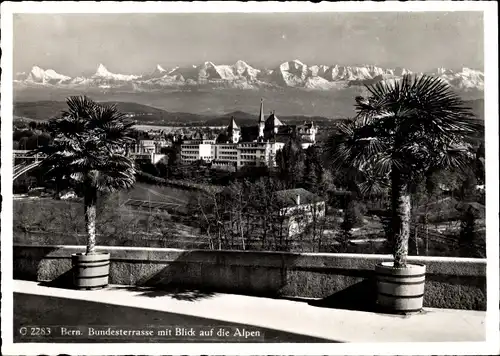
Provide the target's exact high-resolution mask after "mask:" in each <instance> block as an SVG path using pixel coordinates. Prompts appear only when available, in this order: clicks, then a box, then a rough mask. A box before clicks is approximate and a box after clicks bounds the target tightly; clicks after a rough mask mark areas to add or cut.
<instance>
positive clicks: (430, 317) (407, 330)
mask: <svg viewBox="0 0 500 356" xmlns="http://www.w3.org/2000/svg"><path fill="white" fill-rule="evenodd" d="M13 290H14V328H15V329H14V331H16V330H17V329H18V328H19V327H21V326H23V325H25V326H27V325H37V326H50V325H52V326H56V325H59V326H61V325H75V324H77V325H87V326H94V325H95V326H103V325H113V326H115V327H135V328H140V327H141V326H146V325H150V326H151V325H153V326H157V327H160V326H164V325H177V326H183V327H201V326H204V327H211V326H215V325H224V326H232V327H241V328H246V329H247V330H260V331H261V333H262V334H263V335H264V336H263V339H262V340H261V341H265V342H433V341H436V342H458V341H484V340H485V316H486V313H485V312H480V311H469V310H451V309H432V308H425V309H424V311H423V312H422V313H419V314H415V315H411V316H395V315H387V314H380V313H374V312H363V311H355V310H343V309H331V308H325V307H317V306H313V305H311V304H310V303H308V301H307V300H293V299H291V298H289V299H272V298H262V297H252V296H243V295H233V294H223V293H208V292H201V291H196V290H174V291H172V290H171V291H167V290H159V289H157V288H147V287H132V286H122V285H110V286H109V287H108V288H106V289H102V290H96V291H78V290H71V289H62V288H55V287H47V286H44V285H43V284H41V283H38V282H31V281H22V280H15V281H14V284H13ZM14 336H15V339H14V341H15V342H23V341H22V339H19V335H18V334H16V332H14ZM40 341H42V340H40ZM75 341H76V340H75ZM75 341H71V340H70V339H67V338H66V339H60V340H54V341H52V342H75ZM78 341H79V342H103V341H104V340H103V339H100V341H96V340H95V339H92V338H88V339H81V338H80V339H78ZM106 341H107V342H126V341H128V342H148V341H153V340H148V339H144V338H142V339H141V338H139V339H137V338H136V339H134V338H133V337H132V338H128V339H127V340H123V339H121V340H117V339H114V340H106ZM233 341H234V340H233ZM239 341H240V342H256V341H249V340H247V341H244V340H239ZM45 342H47V341H45ZM204 342H207V341H206V340H205V341H204ZM224 342H227V341H224Z"/></svg>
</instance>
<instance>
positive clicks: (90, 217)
mask: <svg viewBox="0 0 500 356" xmlns="http://www.w3.org/2000/svg"><path fill="white" fill-rule="evenodd" d="M96 202H97V191H96V190H95V189H94V188H87V189H86V191H85V195H84V198H83V204H84V207H85V227H86V230H87V254H93V253H95V247H96V230H95V225H96Z"/></svg>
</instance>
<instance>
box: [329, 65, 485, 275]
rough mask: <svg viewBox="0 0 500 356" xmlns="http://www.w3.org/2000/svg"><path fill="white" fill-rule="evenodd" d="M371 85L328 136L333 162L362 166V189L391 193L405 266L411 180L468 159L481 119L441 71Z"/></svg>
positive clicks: (397, 253) (398, 251)
mask: <svg viewBox="0 0 500 356" xmlns="http://www.w3.org/2000/svg"><path fill="white" fill-rule="evenodd" d="M366 88H367V90H368V92H369V94H368V95H367V97H361V96H358V97H356V111H357V115H356V116H355V117H354V119H353V120H343V121H342V122H340V123H339V124H338V125H337V132H336V133H335V134H333V135H332V136H331V137H329V139H328V141H327V145H326V147H327V155H328V157H329V159H330V162H331V163H332V167H333V168H334V169H339V168H340V167H346V166H348V167H350V168H351V169H353V170H355V171H356V172H357V174H356V178H357V181H358V182H359V183H360V190H361V192H362V193H364V194H366V193H368V192H373V191H376V190H379V192H380V191H386V192H388V193H390V196H391V211H392V235H393V243H394V249H393V255H394V267H396V268H400V267H405V266H406V258H407V255H408V239H409V234H410V218H411V215H410V212H411V200H410V194H411V192H412V190H413V188H414V187H415V186H416V184H417V183H418V182H419V181H422V180H423V179H425V178H426V177H429V176H430V175H431V174H432V173H434V172H436V171H440V170H443V169H463V168H465V167H467V166H468V165H469V164H470V163H471V159H472V158H474V157H473V154H471V152H472V151H471V150H472V144H471V140H470V138H471V137H472V136H474V134H477V132H478V130H481V129H482V124H480V122H479V121H478V120H476V119H475V117H474V115H473V114H472V112H471V110H470V109H469V108H467V107H465V105H464V102H463V100H462V99H461V98H460V97H459V96H458V95H456V94H455V93H454V92H453V91H452V90H451V88H450V87H449V85H447V84H446V83H445V82H443V81H442V80H440V79H439V78H435V77H430V76H426V75H422V76H418V77H413V76H404V77H403V79H402V80H401V81H396V82H392V83H391V82H379V83H376V84H374V85H370V86H367V87H366Z"/></svg>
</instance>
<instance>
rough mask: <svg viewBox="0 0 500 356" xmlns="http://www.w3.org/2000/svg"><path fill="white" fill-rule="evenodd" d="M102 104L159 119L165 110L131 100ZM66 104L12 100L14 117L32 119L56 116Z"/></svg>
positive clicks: (37, 119) (65, 107) (42, 119)
mask: <svg viewBox="0 0 500 356" xmlns="http://www.w3.org/2000/svg"><path fill="white" fill-rule="evenodd" d="M102 103H103V104H116V105H117V106H118V109H119V110H120V111H121V112H124V113H134V114H142V115H143V116H146V117H147V116H153V117H154V118H155V120H157V119H160V118H161V117H162V115H163V114H165V113H166V112H165V111H164V110H161V109H157V108H154V107H151V106H148V105H142V104H137V103H133V102H111V101H110V102H105V101H104V102H102ZM67 108H68V106H67V105H66V102H64V101H27V102H14V117H16V116H17V117H23V118H28V119H30V120H34V121H45V120H49V119H51V118H53V117H56V116H58V115H59V114H60V113H61V112H62V111H63V110H66V109H67Z"/></svg>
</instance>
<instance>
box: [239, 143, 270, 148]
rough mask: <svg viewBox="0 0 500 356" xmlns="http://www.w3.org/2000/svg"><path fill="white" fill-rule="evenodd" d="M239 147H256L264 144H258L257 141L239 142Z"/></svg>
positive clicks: (262, 146)
mask: <svg viewBox="0 0 500 356" xmlns="http://www.w3.org/2000/svg"><path fill="white" fill-rule="evenodd" d="M239 147H257V148H264V147H265V144H264V145H262V144H258V143H240V145H239Z"/></svg>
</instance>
